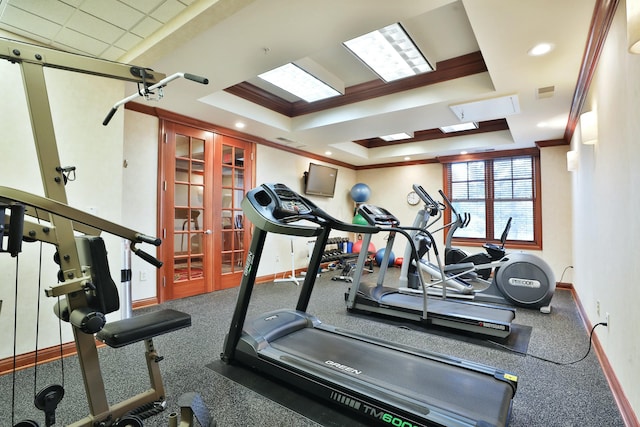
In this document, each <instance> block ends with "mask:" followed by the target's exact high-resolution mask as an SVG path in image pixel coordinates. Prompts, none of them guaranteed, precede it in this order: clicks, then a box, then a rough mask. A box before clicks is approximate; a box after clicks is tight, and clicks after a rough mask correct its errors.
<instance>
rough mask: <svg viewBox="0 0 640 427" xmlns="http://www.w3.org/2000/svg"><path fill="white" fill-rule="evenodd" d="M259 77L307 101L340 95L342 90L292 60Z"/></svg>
mask: <svg viewBox="0 0 640 427" xmlns="http://www.w3.org/2000/svg"><path fill="white" fill-rule="evenodd" d="M258 77H260V78H261V79H262V80H266V81H268V82H269V83H271V84H272V85H275V86H278V87H279V88H281V89H284V90H286V91H287V92H289V93H292V94H294V95H295V96H297V97H298V98H302V99H304V100H305V101H307V102H313V101H319V100H321V99H325V98H331V97H333V96H338V95H340V92H338V91H337V90H335V89H334V88H332V87H331V86H329V85H328V84H326V83H324V82H323V81H321V80H320V79H318V78H316V77H315V76H313V75H311V74H309V73H308V72H306V71H305V70H303V69H302V68H300V67H298V66H297V65H295V64H293V63H291V62H290V63H288V64H285V65H282V66H281V67H278V68H274V69H273V70H271V71H267V72H266V73H262V74H260V75H258Z"/></svg>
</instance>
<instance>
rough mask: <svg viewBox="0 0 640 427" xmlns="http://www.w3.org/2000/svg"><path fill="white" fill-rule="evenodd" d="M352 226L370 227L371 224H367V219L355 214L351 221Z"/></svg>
mask: <svg viewBox="0 0 640 427" xmlns="http://www.w3.org/2000/svg"><path fill="white" fill-rule="evenodd" d="M351 223H352V224H358V225H369V223H368V222H367V220H366V219H364V217H363V216H362V215H360V214H355V215H354V217H353V219H352V220H351Z"/></svg>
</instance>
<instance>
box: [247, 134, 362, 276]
mask: <svg viewBox="0 0 640 427" xmlns="http://www.w3.org/2000/svg"><path fill="white" fill-rule="evenodd" d="M256 159H257V161H256V180H255V182H256V185H257V186H258V185H261V184H264V183H282V184H285V185H287V186H288V187H290V188H291V189H292V190H294V191H296V192H298V193H300V194H304V184H303V174H304V172H305V171H307V170H308V169H309V163H318V164H324V163H323V162H320V161H318V160H313V159H311V158H307V157H303V156H299V155H296V154H292V153H289V152H286V151H281V150H277V149H275V148H271V147H267V146H264V145H258V147H257V153H256ZM327 165H328V166H331V167H337V168H338V179H337V182H336V189H335V193H334V196H333V197H316V196H307V197H309V199H310V200H311V201H313V202H314V203H315V204H316V205H318V207H320V208H322V209H324V210H325V211H326V212H327V213H329V214H331V215H332V216H334V217H336V218H338V219H341V220H342V221H346V222H351V220H352V218H353V207H354V205H353V202H352V201H351V197H350V196H349V192H350V190H351V187H352V186H353V184H355V183H356V178H355V177H356V172H355V170H353V169H349V168H344V167H340V166H335V165H331V164H327ZM337 236H346V234H345V233H340V232H334V233H332V234H331V236H330V237H337ZM292 241H293V251H294V258H293V265H294V267H295V268H296V269H301V268H304V267H306V266H307V264H308V261H309V260H308V258H307V256H308V254H309V242H310V241H314V239H313V238H304V237H293V238H290V237H288V236H282V235H274V234H269V235H267V240H266V242H265V251H264V253H263V255H262V259H261V262H260V266H259V267H258V273H257V274H258V277H260V276H268V275H270V274H273V275H274V277H276V276H275V275H276V274H277V273H281V272H289V271H291V266H292V261H291V242H292ZM287 275H289V274H285V276H287ZM281 277H282V275H278V276H277V278H281Z"/></svg>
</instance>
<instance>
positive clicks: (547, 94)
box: [536, 86, 556, 99]
mask: <svg viewBox="0 0 640 427" xmlns="http://www.w3.org/2000/svg"><path fill="white" fill-rule="evenodd" d="M555 91H556V87H555V86H545V87H539V88H538V90H536V98H538V99H543V98H551V97H552V96H553V94H554V93H555Z"/></svg>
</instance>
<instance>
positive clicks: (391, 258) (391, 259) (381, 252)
mask: <svg viewBox="0 0 640 427" xmlns="http://www.w3.org/2000/svg"><path fill="white" fill-rule="evenodd" d="M384 249H385V248H382V249H379V250H378V252H376V264H378V266H381V265H382V258H384ZM395 261H396V256H395V255H394V254H393V251H391V252H389V263H388V265H389V266H392V265H393V263H394V262H395Z"/></svg>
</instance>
